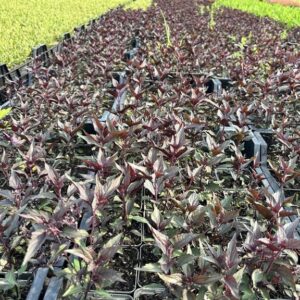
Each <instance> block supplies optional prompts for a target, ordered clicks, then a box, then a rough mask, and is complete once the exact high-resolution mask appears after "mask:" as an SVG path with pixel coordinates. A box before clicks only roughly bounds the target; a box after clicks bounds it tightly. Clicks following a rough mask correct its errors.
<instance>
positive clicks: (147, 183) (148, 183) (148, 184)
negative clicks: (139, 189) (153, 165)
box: [144, 179, 155, 196]
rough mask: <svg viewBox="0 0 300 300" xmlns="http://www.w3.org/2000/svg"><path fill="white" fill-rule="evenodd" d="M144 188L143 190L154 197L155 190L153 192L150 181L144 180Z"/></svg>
mask: <svg viewBox="0 0 300 300" xmlns="http://www.w3.org/2000/svg"><path fill="white" fill-rule="evenodd" d="M144 187H145V189H147V190H148V191H149V192H150V193H151V194H152V195H153V196H155V190H154V187H153V184H152V182H151V181H150V180H148V179H147V180H146V181H145V183H144Z"/></svg>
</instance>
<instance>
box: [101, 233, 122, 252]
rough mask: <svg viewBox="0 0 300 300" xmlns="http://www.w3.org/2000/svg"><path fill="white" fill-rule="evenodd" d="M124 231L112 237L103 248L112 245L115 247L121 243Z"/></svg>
mask: <svg viewBox="0 0 300 300" xmlns="http://www.w3.org/2000/svg"><path fill="white" fill-rule="evenodd" d="M122 235H123V234H122V233H119V234H118V235H116V236H115V237H113V238H111V239H110V240H109V241H108V242H107V243H106V244H105V245H104V246H103V248H104V249H105V248H111V247H115V246H118V245H120V241H121V238H122Z"/></svg>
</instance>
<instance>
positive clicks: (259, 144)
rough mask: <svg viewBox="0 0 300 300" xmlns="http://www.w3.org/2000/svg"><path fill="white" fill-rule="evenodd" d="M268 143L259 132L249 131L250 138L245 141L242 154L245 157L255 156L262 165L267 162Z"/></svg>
mask: <svg viewBox="0 0 300 300" xmlns="http://www.w3.org/2000/svg"><path fill="white" fill-rule="evenodd" d="M267 148H268V145H267V143H266V142H265V140H264V139H263V138H262V136H261V134H260V133H259V132H252V133H251V140H249V141H245V149H244V155H245V156H246V158H252V157H257V159H258V162H260V163H261V164H263V165H266V163H267Z"/></svg>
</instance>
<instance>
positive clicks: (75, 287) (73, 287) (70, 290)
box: [63, 284, 83, 297]
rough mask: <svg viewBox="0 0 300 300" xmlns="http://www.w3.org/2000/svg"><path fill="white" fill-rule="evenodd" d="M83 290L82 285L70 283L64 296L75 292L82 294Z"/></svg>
mask: <svg viewBox="0 0 300 300" xmlns="http://www.w3.org/2000/svg"><path fill="white" fill-rule="evenodd" d="M82 291H83V288H82V286H80V285H79V286H78V285H73V284H72V285H70V286H69V288H68V289H67V290H66V291H65V293H64V294H63V297H68V296H72V295H74V294H80V293H81V292H82Z"/></svg>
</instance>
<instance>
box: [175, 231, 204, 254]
mask: <svg viewBox="0 0 300 300" xmlns="http://www.w3.org/2000/svg"><path fill="white" fill-rule="evenodd" d="M197 237H199V234H193V233H182V234H178V235H176V236H175V237H174V239H175V243H174V249H175V250H179V249H182V248H183V247H185V246H186V245H188V244H189V243H190V242H191V241H193V240H194V239H196V238H197Z"/></svg>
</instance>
